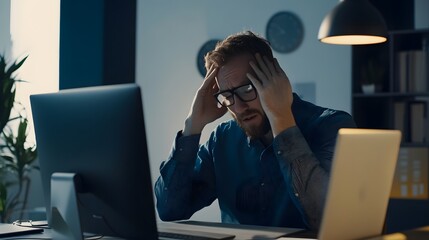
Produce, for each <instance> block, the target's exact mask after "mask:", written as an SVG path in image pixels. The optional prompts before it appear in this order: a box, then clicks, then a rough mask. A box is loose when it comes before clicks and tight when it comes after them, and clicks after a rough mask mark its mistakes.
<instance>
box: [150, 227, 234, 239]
mask: <svg viewBox="0 0 429 240" xmlns="http://www.w3.org/2000/svg"><path fill="white" fill-rule="evenodd" d="M158 237H159V238H158V239H160V240H172V239H180V240H226V239H234V238H235V236H234V235H231V234H224V233H209V232H201V231H189V230H181V229H168V230H166V229H164V230H162V231H158Z"/></svg>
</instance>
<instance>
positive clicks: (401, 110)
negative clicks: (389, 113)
mask: <svg viewBox="0 0 429 240" xmlns="http://www.w3.org/2000/svg"><path fill="white" fill-rule="evenodd" d="M393 108H394V109H393V114H394V119H393V125H394V126H393V127H394V128H395V129H397V130H399V131H401V133H402V142H405V141H406V139H408V132H407V131H406V113H407V111H406V102H403V101H402V102H395V103H394V104H393Z"/></svg>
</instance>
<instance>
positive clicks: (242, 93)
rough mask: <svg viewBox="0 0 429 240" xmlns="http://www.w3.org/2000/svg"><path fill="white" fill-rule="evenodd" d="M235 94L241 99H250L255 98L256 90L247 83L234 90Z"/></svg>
mask: <svg viewBox="0 0 429 240" xmlns="http://www.w3.org/2000/svg"><path fill="white" fill-rule="evenodd" d="M235 94H237V95H238V96H239V97H240V99H241V100H243V101H252V100H254V99H255V98H256V91H255V88H254V87H253V85H252V84H247V85H244V86H242V87H239V88H237V89H236V90H235Z"/></svg>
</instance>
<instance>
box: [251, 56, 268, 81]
mask: <svg viewBox="0 0 429 240" xmlns="http://www.w3.org/2000/svg"><path fill="white" fill-rule="evenodd" d="M249 64H250V66H251V67H252V69H253V71H254V72H255V73H256V75H257V77H258V78H259V79H258V80H257V81H259V82H260V83H261V84H263V82H266V81H268V79H267V76H266V75H265V74H264V73H263V72H262V71H261V69H260V68H259V67H258V66H256V64H255V63H254V62H253V61H250V62H249Z"/></svg>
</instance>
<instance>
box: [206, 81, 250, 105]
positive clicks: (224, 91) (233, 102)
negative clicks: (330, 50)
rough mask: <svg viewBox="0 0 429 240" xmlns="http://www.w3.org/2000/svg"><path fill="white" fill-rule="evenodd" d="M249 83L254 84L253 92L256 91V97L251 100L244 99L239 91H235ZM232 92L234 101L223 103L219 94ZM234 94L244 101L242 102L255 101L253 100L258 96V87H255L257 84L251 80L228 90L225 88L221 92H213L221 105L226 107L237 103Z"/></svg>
mask: <svg viewBox="0 0 429 240" xmlns="http://www.w3.org/2000/svg"><path fill="white" fill-rule="evenodd" d="M247 85H250V86H252V90H253V92H255V97H254V98H252V99H250V100H244V99H243V98H242V97H241V96H240V95H239V94H238V93H236V92H235V91H236V90H237V89H239V88H242V87H244V86H247ZM227 92H228V93H231V96H232V101H231V102H232V103H231V104H229V105H225V104H224V103H222V102H221V101H220V100H219V98H218V97H219V95H221V94H223V93H227ZM234 96H237V97H238V99H240V101H242V102H250V101H253V100H255V99H256V98H258V92H257V91H256V88H255V86H254V85H253V84H252V83H251V82H250V83H246V84H243V85H240V86H237V87H235V88H231V89H228V90H223V91H220V92H217V93H215V94H213V97H214V98H215V99H216V101H217V102H218V103H219V104H220V105H222V106H224V107H230V106H232V105H234V104H235V98H234Z"/></svg>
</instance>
